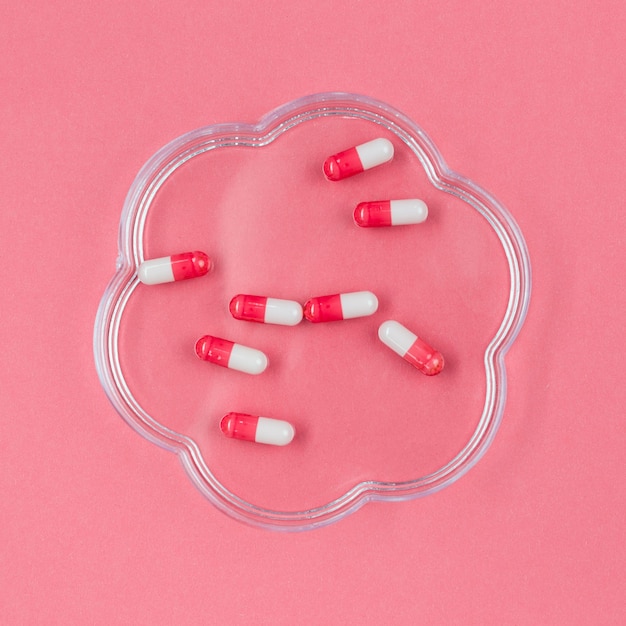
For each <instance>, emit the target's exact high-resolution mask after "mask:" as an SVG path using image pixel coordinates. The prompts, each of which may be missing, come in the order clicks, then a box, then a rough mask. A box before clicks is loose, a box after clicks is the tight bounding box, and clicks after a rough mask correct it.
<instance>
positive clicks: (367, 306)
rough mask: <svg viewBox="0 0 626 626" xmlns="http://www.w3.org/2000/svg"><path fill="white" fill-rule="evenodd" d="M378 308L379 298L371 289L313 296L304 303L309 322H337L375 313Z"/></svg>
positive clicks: (305, 315) (305, 314)
mask: <svg viewBox="0 0 626 626" xmlns="http://www.w3.org/2000/svg"><path fill="white" fill-rule="evenodd" d="M377 310H378V298H377V297H376V296H375V295H374V294H373V293H372V292H371V291H354V292H352V293H338V294H335V295H332V296H320V297H318V298H311V299H310V300H308V301H307V302H306V304H305V305H304V317H306V318H307V319H308V320H309V322H335V321H337V320H348V319H351V318H354V317H365V316H367V315H373V314H374V313H376V311H377Z"/></svg>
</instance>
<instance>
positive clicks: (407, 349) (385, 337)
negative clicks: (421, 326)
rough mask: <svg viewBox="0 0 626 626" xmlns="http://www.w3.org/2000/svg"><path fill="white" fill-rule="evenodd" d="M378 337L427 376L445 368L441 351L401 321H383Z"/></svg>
mask: <svg viewBox="0 0 626 626" xmlns="http://www.w3.org/2000/svg"><path fill="white" fill-rule="evenodd" d="M378 337H379V339H380V340H381V341H382V342H383V343H384V344H385V345H386V346H387V347H388V348H391V349H392V350H393V351H394V352H395V353H396V354H399V355H400V356H401V357H402V358H403V359H404V360H405V361H408V362H409V363H410V364H411V365H413V366H414V367H416V368H417V369H418V370H419V371H420V372H422V374H426V376H435V375H436V374H439V372H441V370H442V369H443V356H441V353H440V352H437V351H436V350H434V349H433V348H431V347H430V346H429V345H428V344H427V343H426V342H425V341H423V340H422V339H420V338H419V337H418V336H417V335H416V334H415V333H413V332H411V331H410V330H409V329H408V328H406V327H404V326H402V324H400V323H399V322H395V321H393V320H389V321H387V322H383V323H382V324H381V325H380V328H379V329H378Z"/></svg>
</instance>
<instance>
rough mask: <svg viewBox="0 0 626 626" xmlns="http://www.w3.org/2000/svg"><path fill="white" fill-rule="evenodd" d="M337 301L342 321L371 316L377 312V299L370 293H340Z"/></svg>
mask: <svg viewBox="0 0 626 626" xmlns="http://www.w3.org/2000/svg"><path fill="white" fill-rule="evenodd" d="M339 299H340V300H341V313H342V314H343V319H344V320H349V319H352V318H354V317H365V316H366V315H373V314H374V313H376V311H378V298H377V297H376V296H375V295H374V294H373V293H372V292H371V291H353V292H352V293H342V294H340V295H339Z"/></svg>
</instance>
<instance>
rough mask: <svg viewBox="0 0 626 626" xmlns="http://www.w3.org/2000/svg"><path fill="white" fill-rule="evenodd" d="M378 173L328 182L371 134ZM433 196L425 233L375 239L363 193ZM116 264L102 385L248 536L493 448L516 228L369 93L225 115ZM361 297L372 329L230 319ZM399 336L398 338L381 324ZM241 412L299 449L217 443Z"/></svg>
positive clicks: (101, 352)
mask: <svg viewBox="0 0 626 626" xmlns="http://www.w3.org/2000/svg"><path fill="white" fill-rule="evenodd" d="M376 138H379V139H385V140H386V141H387V142H390V143H391V144H392V145H393V149H394V156H393V159H392V160H391V161H389V162H388V163H385V164H384V165H381V166H380V167H372V168H371V169H368V170H367V171H365V172H362V173H360V174H358V175H356V176H352V177H350V178H346V179H344V180H339V181H336V182H332V181H329V180H327V178H326V177H325V176H324V173H323V170H322V164H323V163H324V161H325V159H326V158H327V157H329V156H330V155H333V154H336V153H339V152H341V151H343V150H345V149H347V148H350V147H351V146H358V145H362V144H364V143H367V142H369V141H371V140H373V139H376ZM394 199H420V200H422V201H423V202H424V203H425V205H426V206H427V207H428V218H427V219H426V220H424V221H422V222H421V223H419V224H411V225H402V226H398V227H395V226H394V227H388V228H360V227H359V226H358V225H356V224H355V221H354V211H355V207H357V205H358V204H359V203H362V202H372V201H383V200H394ZM196 250H201V251H204V252H205V253H207V254H208V256H209V257H210V258H211V259H212V262H213V268H212V271H210V272H208V273H207V274H206V275H204V276H201V277H199V278H195V279H193V280H184V281H175V282H171V283H167V284H155V285H146V284H143V283H142V282H141V281H140V280H139V277H138V269H139V267H140V265H141V264H142V262H143V261H145V260H146V259H155V258H161V257H167V256H170V255H174V254H178V253H183V252H187V251H196ZM119 251H120V254H119V258H118V262H117V269H116V272H115V274H114V275H113V277H112V279H111V282H110V283H109V285H108V287H107V288H106V291H105V293H104V296H103V298H102V302H101V304H100V308H99V310H98V315H97V319H96V324H95V333H94V351H95V358H96V365H97V369H98V373H99V376H100V379H101V382H102V385H103V387H104V389H105V391H106V393H107V395H108V397H109V399H110V400H111V402H112V403H113V406H114V407H115V408H116V409H117V411H118V412H119V413H120V415H121V416H122V417H123V418H124V419H125V420H126V421H127V422H128V423H129V424H130V425H131V426H132V427H133V428H134V429H135V430H136V431H137V432H138V433H139V434H141V435H142V436H143V437H145V438H146V439H148V440H150V441H152V442H154V443H156V444H158V445H159V446H162V447H164V448H166V449H168V450H171V451H173V452H175V453H176V454H178V456H179V458H180V460H181V462H182V465H183V467H184V469H185V471H186V472H187V474H188V475H189V477H190V478H191V480H192V481H193V483H194V484H195V485H196V486H197V487H198V489H199V490H200V491H201V493H202V494H204V495H205V496H206V497H207V499H208V500H210V501H211V502H212V503H213V504H214V505H216V506H217V507H218V508H219V509H221V510H222V511H224V512H226V513H228V514H229V515H231V516H232V517H234V518H236V519H239V520H243V521H246V522H248V523H251V524H253V525H257V526H261V527H267V528H274V529H286V530H303V529H308V528H314V527H317V526H320V525H323V524H327V523H330V522H333V521H336V520H339V519H341V518H343V517H344V516H346V515H347V514H349V513H351V512H353V511H355V510H356V509H358V508H359V507H360V506H361V505H363V504H364V503H366V502H368V501H370V500H406V499H410V498H415V497H418V496H424V495H427V494H430V493H433V492H435V491H437V490H439V489H441V488H442V487H444V486H446V485H449V484H451V483H452V482H454V481H455V480H456V479H458V478H459V477H460V476H462V475H463V474H464V473H465V472H466V471H468V470H469V469H470V468H471V467H472V466H473V465H474V464H475V463H476V462H477V461H478V460H479V459H480V457H481V456H482V455H483V454H484V452H485V451H486V450H487V448H488V447H489V445H490V443H491V441H492V440H493V437H494V435H495V433H496V431H497V428H498V425H499V424H500V421H501V419H502V416H503V412H504V406H505V398H506V386H507V379H506V370H505V366H504V357H505V354H506V352H507V351H508V349H509V348H510V347H511V345H512V344H513V341H514V340H515V337H516V336H517V334H518V332H519V330H520V328H521V326H522V323H523V321H524V317H525V315H526V311H527V308H528V302H529V298H530V265H529V258H528V253H527V251H526V246H525V243H524V240H523V237H522V235H521V232H520V230H519V228H518V227H517V225H516V224H515V222H514V220H513V218H512V217H511V215H510V214H509V213H508V212H507V210H506V209H505V208H504V207H503V206H502V205H501V204H500V203H499V202H498V201H497V200H496V199H495V198H494V197H493V196H491V195H490V194H489V193H488V192H486V191H485V190H483V189H481V188H480V187H479V186H478V185H476V184H475V183H473V182H472V181H470V180H468V179H466V178H464V177H462V176H460V175H458V174H456V173H455V172H453V171H451V170H450V169H449V168H448V167H447V166H446V164H445V162H444V160H443V158H442V157H441V155H440V154H439V152H438V150H437V149H436V147H435V146H434V144H433V143H432V142H431V141H430V139H429V138H428V137H427V135H426V134H425V133H424V131H423V130H422V129H421V128H420V127H419V126H417V125H416V124H415V123H414V122H412V121H411V120H410V119H409V118H407V117H406V116H405V115H403V114H402V113H400V112H399V111H397V110H395V109H394V108H393V107H391V106H389V105H387V104H384V103H382V102H378V101H375V100H372V99H371V98H367V97H364V96H358V95H353V94H345V93H325V94H318V95H314V96H308V97H305V98H301V99H299V100H296V101H294V102H291V103H289V104H287V105H284V106H282V107H280V108H278V109H276V110H275V111H272V112H271V113H269V114H267V115H265V116H264V117H263V118H262V119H261V121H260V122H258V123H257V124H240V123H236V124H235V123H233V124H220V125H214V126H208V127H206V128H201V129H198V130H196V131H193V132H190V133H188V134H186V135H184V136H182V137H180V138H178V139H176V140H174V141H172V142H171V143H170V144H168V145H167V146H165V147H164V148H163V149H161V150H160V151H159V152H158V153H157V154H155V155H154V156H153V157H152V158H151V159H150V160H149V161H148V162H147V163H146V165H145V166H144V167H143V168H142V170H141V171H140V172H139V174H138V176H137V178H136V179H135V181H134V183H133V185H132V187H131V189H130V191H129V193H128V196H127V199H126V203H125V206H124V209H123V212H122V218H121V227H120V233H119ZM358 291H368V292H371V293H373V294H375V295H376V297H377V300H378V303H379V306H378V309H377V310H376V311H375V313H373V314H371V315H367V316H365V317H359V318H354V319H349V320H343V321H337V322H330V323H318V324H315V323H310V322H308V321H306V320H305V321H303V322H301V323H299V324H294V325H291V326H284V325H269V324H254V323H250V322H246V321H241V320H237V319H235V318H234V317H233V316H232V315H231V312H230V311H229V302H230V301H231V299H232V298H233V296H235V295H236V294H258V295H263V296H268V297H272V298H277V299H286V300H291V301H295V302H299V303H301V304H304V303H305V301H307V300H308V299H309V298H311V297H314V296H323V295H327V294H339V293H351V292H358ZM389 321H394V322H397V323H398V324H400V325H402V326H403V327H405V328H407V329H410V330H411V331H412V332H414V333H415V334H416V335H418V336H419V337H420V338H424V339H426V340H427V342H428V344H430V345H433V346H434V347H436V349H437V350H439V351H440V352H441V353H442V354H443V355H444V357H445V368H444V369H443V371H442V372H441V373H439V374H438V375H437V376H423V375H422V374H421V373H420V372H418V371H417V370H416V369H415V368H412V367H410V365H409V364H407V363H406V362H405V361H404V360H403V359H401V358H400V357H398V356H397V355H396V354H394V353H393V351H392V350H389V348H388V347H387V346H385V345H384V344H383V343H382V342H381V341H380V339H379V333H378V331H379V328H380V327H381V325H383V324H384V323H385V322H389ZM387 328H389V327H387ZM206 335H210V336H215V337H221V338H226V339H228V340H231V341H233V342H235V343H237V344H240V345H244V346H252V347H254V348H255V349H258V350H260V351H262V352H263V353H264V354H266V355H267V356H268V358H269V366H268V367H267V368H266V369H265V371H263V373H262V374H260V375H256V376H254V375H249V374H246V373H243V372H240V371H235V370H232V369H228V368H223V367H216V366H215V365H213V364H211V363H205V362H203V361H201V360H200V359H198V358H197V356H196V354H195V350H194V346H195V344H196V341H197V340H198V339H199V338H200V337H202V336H206ZM230 412H242V413H248V414H252V415H261V416H268V417H271V418H275V419H278V420H284V421H287V422H290V423H291V424H293V426H294V427H295V432H296V434H295V437H294V438H293V441H292V442H291V443H289V445H285V446H270V445H261V444H255V443H249V442H244V441H237V440H233V439H229V438H227V437H224V435H223V433H222V431H221V429H220V421H221V419H222V417H223V416H224V415H225V414H227V413H230Z"/></svg>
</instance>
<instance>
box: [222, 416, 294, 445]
mask: <svg viewBox="0 0 626 626" xmlns="http://www.w3.org/2000/svg"><path fill="white" fill-rule="evenodd" d="M220 429H221V431H222V432H223V433H224V434H225V435H226V436H227V437H230V438H232V439H241V440H242V441H255V442H256V443H267V444H270V445H272V446H286V445H287V444H288V443H291V441H292V439H293V438H294V435H295V434H296V429H295V428H294V427H293V426H292V425H291V424H290V423H289V422H285V421H283V420H275V419H272V418H270V417H260V416H258V415H248V414H247V413H227V414H226V415H224V417H223V418H222V420H221V422H220Z"/></svg>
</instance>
